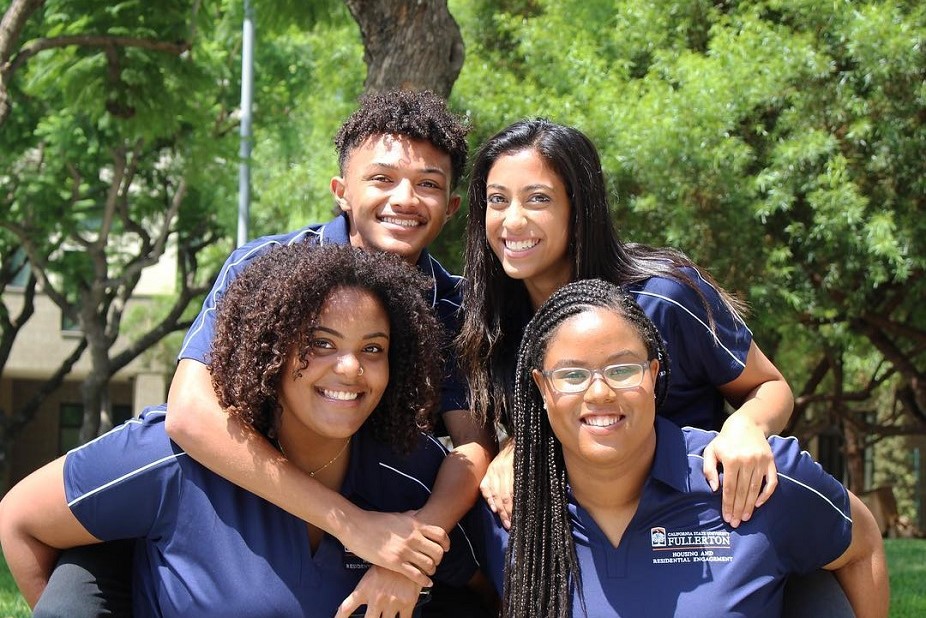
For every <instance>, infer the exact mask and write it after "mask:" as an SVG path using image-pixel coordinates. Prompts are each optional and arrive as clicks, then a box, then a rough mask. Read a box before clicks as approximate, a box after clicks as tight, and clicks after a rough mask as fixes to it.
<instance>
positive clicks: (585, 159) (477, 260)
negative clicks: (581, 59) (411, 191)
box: [458, 119, 794, 526]
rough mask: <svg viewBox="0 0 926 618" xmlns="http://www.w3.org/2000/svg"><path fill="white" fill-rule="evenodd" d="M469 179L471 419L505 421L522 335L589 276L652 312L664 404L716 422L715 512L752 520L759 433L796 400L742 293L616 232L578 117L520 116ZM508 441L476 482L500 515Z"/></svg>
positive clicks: (765, 493) (676, 255)
mask: <svg viewBox="0 0 926 618" xmlns="http://www.w3.org/2000/svg"><path fill="white" fill-rule="evenodd" d="M470 178H471V180H470V186H469V215H468V224H467V237H466V248H465V262H466V263H465V269H464V275H465V281H466V288H465V291H464V307H465V316H464V325H463V328H462V330H461V333H460V336H459V338H458V343H459V347H460V350H461V352H460V354H461V356H462V359H463V361H462V362H463V365H464V367H465V370H466V373H467V377H468V381H469V384H470V391H471V397H472V406H473V409H474V410H475V412H476V414H477V415H478V416H479V418H481V419H482V420H489V421H498V422H500V423H501V424H502V425H507V424H508V420H509V417H510V413H509V411H510V405H511V400H510V397H511V392H512V388H513V380H514V368H515V362H516V352H517V347H518V344H519V343H520V341H521V336H522V334H523V332H524V327H525V325H526V324H527V322H528V320H530V318H531V316H532V315H533V314H534V312H535V311H536V309H537V308H538V307H539V306H540V305H541V304H543V302H544V301H545V300H546V299H547V298H549V296H550V295H551V294H552V293H553V292H555V291H556V290H557V289H558V288H559V287H561V286H563V285H565V284H566V283H569V282H570V281H576V280H582V279H590V278H599V279H603V280H605V281H609V282H611V283H614V284H617V285H620V286H622V287H624V288H626V289H627V290H629V291H631V292H632V293H633V295H634V297H635V298H636V299H637V301H638V302H639V303H640V304H641V305H642V306H643V309H644V311H646V313H647V315H649V316H650V318H651V319H652V320H653V321H654V322H655V323H656V326H657V327H658V328H659V332H660V333H661V335H662V337H663V339H664V340H665V342H666V345H667V347H668V351H669V357H670V359H672V360H670V361H669V362H671V363H673V365H674V366H672V367H671V370H672V373H673V376H674V378H673V382H672V385H671V386H670V388H669V391H668V394H667V398H666V403H665V405H664V406H663V407H662V408H661V410H660V414H662V415H663V416H665V417H666V418H668V419H670V420H672V421H673V422H675V423H676V424H677V425H680V426H687V425H690V426H695V427H700V428H702V429H708V430H717V431H718V432H719V434H718V436H717V438H716V439H715V440H714V441H713V442H712V443H711V445H710V446H709V447H708V449H707V450H706V451H705V457H704V471H705V475H706V476H707V478H708V481H709V482H710V484H711V486H712V487H714V488H715V489H717V488H718V487H720V485H721V483H720V480H721V479H720V477H719V472H718V468H719V466H720V465H722V467H723V472H724V476H723V483H722V485H723V503H724V517H725V519H726V520H727V521H728V522H730V523H731V524H732V525H734V526H736V525H739V523H740V522H741V521H745V520H748V519H749V517H751V515H752V512H753V509H754V508H755V506H757V505H761V504H762V503H763V502H765V500H767V499H768V497H769V496H770V495H771V494H772V492H773V491H774V490H775V487H776V485H777V478H776V475H775V464H774V461H773V460H772V454H771V450H770V449H769V446H768V443H767V442H766V437H767V436H769V435H772V434H774V433H777V432H779V431H781V430H782V429H783V428H784V427H785V425H786V424H787V421H788V418H789V417H790V414H791V410H792V409H793V403H794V400H793V396H792V394H791V389H790V387H789V386H788V384H787V382H786V381H785V379H784V377H783V376H782V375H781V372H779V371H778V369H777V368H776V367H775V365H774V364H773V363H772V362H771V361H770V360H769V359H768V358H767V357H766V356H765V354H763V352H762V350H761V349H760V348H759V346H758V345H757V344H756V342H755V341H753V338H752V333H751V332H750V331H749V329H748V327H747V326H746V324H745V322H744V321H743V320H742V318H741V316H740V314H741V313H742V310H743V306H742V305H741V304H740V303H739V302H737V300H736V299H734V298H733V297H732V296H731V295H729V294H727V293H726V292H725V291H724V290H723V289H722V288H721V287H720V286H719V285H717V284H716V283H715V282H714V281H713V280H712V279H711V277H710V276H709V275H708V274H707V272H706V271H705V270H704V269H702V268H699V267H698V266H697V265H695V264H694V263H693V262H692V261H691V260H690V259H688V258H687V257H686V256H685V255H684V254H682V253H681V252H679V251H676V250H674V249H668V248H652V247H647V246H643V245H639V244H633V243H625V242H623V241H622V240H621V239H620V237H619V236H618V234H617V231H616V230H615V228H614V224H613V222H612V219H611V212H610V207H609V203H608V195H607V188H606V184H605V180H604V174H603V172H602V168H601V161H600V158H599V156H598V152H597V150H596V149H595V146H594V144H593V143H592V142H591V141H590V140H589V139H588V138H587V137H586V136H585V135H584V134H583V133H582V132H581V131H579V130H577V129H575V128H572V127H567V126H563V125H559V124H555V123H552V122H550V121H547V120H544V119H534V120H522V121H519V122H516V123H514V124H512V125H510V126H509V127H507V128H505V129H503V130H502V131H500V132H499V133H497V134H496V135H494V136H493V137H491V138H490V139H489V140H488V141H487V142H486V143H485V144H484V145H483V146H482V147H481V149H480V150H479V152H478V153H477V154H476V157H475V160H474V162H473V167H472V173H471V176H470ZM668 368H669V367H666V369H668ZM727 405H730V406H732V408H733V410H734V411H733V412H732V413H731V414H727V410H726V407H727ZM511 452H512V447H511V445H510V444H509V445H508V447H507V448H505V449H503V451H502V453H501V454H500V455H499V456H498V458H496V460H495V462H493V464H492V465H491V466H490V468H489V472H488V474H487V475H486V477H485V479H484V480H483V483H482V487H481V489H482V493H483V496H484V497H485V498H486V501H487V502H488V503H489V505H490V507H491V508H492V509H493V510H495V511H497V512H498V513H499V514H500V515H501V517H502V520H503V521H504V522H506V523H507V522H508V521H510V514H511V484H512V477H511Z"/></svg>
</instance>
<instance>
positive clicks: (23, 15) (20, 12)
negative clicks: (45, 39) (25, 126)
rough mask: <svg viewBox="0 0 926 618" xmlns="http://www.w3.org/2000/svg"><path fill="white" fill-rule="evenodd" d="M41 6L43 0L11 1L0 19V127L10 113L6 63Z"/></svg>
mask: <svg viewBox="0 0 926 618" xmlns="http://www.w3.org/2000/svg"><path fill="white" fill-rule="evenodd" d="M43 4H45V0H13V2H11V3H10V5H9V6H8V7H7V9H6V12H5V13H4V14H3V18H2V19H0V125H2V124H3V121H4V120H6V117H7V115H9V113H10V100H9V99H10V92H9V79H10V71H9V70H8V69H9V67H8V66H7V63H8V62H9V60H10V57H11V56H12V55H13V48H14V47H15V46H16V45H17V44H18V43H19V35H20V34H21V33H22V29H23V28H24V27H25V25H26V21H28V19H29V18H30V17H31V16H32V14H33V13H35V12H36V11H37V10H39V8H41V6H42V5H43Z"/></svg>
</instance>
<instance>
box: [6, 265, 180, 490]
mask: <svg viewBox="0 0 926 618" xmlns="http://www.w3.org/2000/svg"><path fill="white" fill-rule="evenodd" d="M162 276H164V275H163V274H162ZM167 280H168V281H171V280H172V278H171V277H167ZM163 284H164V281H163V279H162V278H161V277H155V278H154V279H151V280H149V282H148V285H147V287H148V289H149V290H151V289H154V288H157V287H158V285H160V286H161V288H162V290H159V291H163V288H164V285H163ZM4 301H5V302H6V303H7V305H8V306H9V307H10V310H11V312H12V315H16V312H17V311H18V310H19V308H20V306H21V304H22V295H21V293H20V292H18V291H16V290H13V291H8V292H6V293H5V294H4ZM145 302H150V300H148V299H146V298H144V297H142V298H140V299H138V300H134V301H132V303H130V308H129V309H131V306H132V305H135V304H138V303H145ZM127 313H128V312H127ZM61 326H62V321H61V312H60V310H59V309H58V307H57V306H56V305H55V304H54V303H53V302H51V300H50V299H48V298H47V297H45V296H42V295H37V297H36V300H35V313H34V314H33V316H32V317H31V318H30V319H29V321H28V322H27V323H26V326H25V327H24V328H23V330H22V331H21V332H20V333H19V335H18V336H17V338H16V342H15V343H14V345H13V349H12V352H11V355H10V359H9V360H8V362H7V364H6V366H5V367H4V368H3V374H2V376H0V409H2V410H3V411H4V412H5V413H7V414H9V413H10V411H12V410H17V409H19V408H20V406H22V405H23V404H24V403H25V402H26V401H28V399H29V397H31V396H32V395H33V394H34V393H35V392H36V391H37V389H38V388H40V386H41V384H42V382H43V381H44V380H45V379H46V378H47V377H49V376H51V375H52V373H53V372H54V371H55V370H56V369H57V368H58V367H59V366H60V365H61V363H62V362H63V361H64V359H66V358H67V356H68V355H69V354H70V353H71V352H72V351H73V350H74V348H75V346H76V345H77V344H78V341H79V339H78V335H77V334H76V333H73V332H68V331H64V330H62V327H61ZM119 348H120V342H118V341H117V343H116V346H115V350H118V349H119ZM152 364H153V363H152V362H150V361H148V360H146V359H144V358H141V359H136V360H135V361H133V362H132V363H130V364H129V365H128V366H126V367H125V368H124V369H123V370H121V371H119V372H118V373H117V374H116V375H115V376H114V379H113V380H112V381H111V383H110V388H109V397H110V402H111V403H112V405H113V407H114V408H117V409H120V410H126V409H129V410H131V411H132V413H133V414H134V415H137V414H138V413H139V412H141V410H142V409H144V408H145V407H146V406H149V405H156V404H159V403H163V402H164V401H165V400H166V397H167V386H168V384H169V381H170V376H171V373H172V372H173V365H172V364H170V365H169V366H164V365H163V364H162V365H160V366H151V365H152ZM89 370H90V361H89V355H88V354H87V353H86V352H85V353H84V355H83V357H82V358H81V360H80V361H78V363H77V364H76V365H75V366H74V368H73V370H72V371H71V373H70V374H69V375H68V376H67V378H66V381H65V383H64V384H63V385H62V386H61V388H59V389H58V390H57V391H56V392H55V393H53V394H52V395H51V396H50V397H49V398H48V399H47V400H46V401H45V402H44V403H43V405H42V407H41V409H40V410H39V412H38V414H37V415H36V417H35V419H34V420H33V421H32V422H31V423H30V424H29V425H28V426H27V427H26V428H25V429H24V430H23V432H22V433H21V434H20V435H19V437H18V438H17V439H16V442H15V444H14V446H13V449H12V453H10V461H9V464H10V466H9V474H10V478H9V479H8V481H9V482H10V483H15V482H16V481H17V480H19V479H21V478H22V477H23V476H25V475H26V474H28V473H30V472H31V471H32V470H34V469H35V468H37V467H39V466H41V465H43V464H45V463H47V462H48V461H51V460H52V459H54V458H55V457H57V456H58V455H60V454H62V448H63V447H62V444H61V439H60V436H61V427H60V422H59V419H60V417H61V410H62V406H67V405H74V404H77V405H79V404H80V403H81V393H80V383H81V381H82V380H83V378H84V377H85V376H86V375H87V373H88V372H89ZM7 486H9V485H7Z"/></svg>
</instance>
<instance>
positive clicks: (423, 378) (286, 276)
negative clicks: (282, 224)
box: [209, 244, 443, 452]
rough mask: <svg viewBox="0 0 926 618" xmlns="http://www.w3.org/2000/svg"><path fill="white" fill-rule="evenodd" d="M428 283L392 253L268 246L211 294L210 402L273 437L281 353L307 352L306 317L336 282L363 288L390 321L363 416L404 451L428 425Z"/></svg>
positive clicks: (433, 364)
mask: <svg viewBox="0 0 926 618" xmlns="http://www.w3.org/2000/svg"><path fill="white" fill-rule="evenodd" d="M427 287H428V281H427V280H426V279H425V277H424V276H423V275H422V274H421V273H419V272H418V271H417V270H415V269H413V268H411V267H409V266H408V265H407V264H406V263H405V262H404V261H402V259H401V258H399V257H398V256H396V255H391V254H385V253H379V252H373V251H365V250H362V249H357V248H354V247H350V246H311V245H308V244H298V245H291V246H284V247H278V248H275V249H273V250H271V251H270V252H268V253H266V254H264V255H263V256H261V257H260V258H258V259H256V260H255V261H254V262H253V263H252V264H251V265H249V266H248V267H247V268H246V269H245V270H244V272H242V274H241V275H240V276H238V278H237V279H235V280H234V281H233V282H232V284H231V285H230V286H229V287H228V290H227V291H226V292H225V295H224V296H223V297H222V299H221V301H220V303H219V306H218V313H217V318H216V332H215V337H214V339H213V344H212V345H213V347H212V355H211V359H210V365H209V370H210V372H211V373H212V384H213V387H214V388H215V392H216V393H217V394H218V397H219V402H220V403H221V404H222V406H223V407H225V408H227V409H228V410H229V414H232V415H234V416H237V417H238V418H240V419H242V420H243V421H245V422H246V423H248V424H250V425H252V426H253V427H254V428H255V429H257V430H258V431H259V432H261V433H262V434H264V435H265V436H267V437H269V438H274V437H275V435H276V428H277V423H278V421H279V415H280V411H281V407H280V403H279V391H280V385H281V381H282V379H283V377H284V376H283V372H284V368H285V366H286V361H287V359H288V358H289V356H290V355H291V354H298V355H300V356H303V357H305V358H310V354H308V351H309V342H310V341H311V338H312V331H313V329H314V324H315V322H316V320H317V319H318V314H319V312H320V310H321V308H322V305H323V304H324V302H325V301H326V300H327V299H328V297H329V296H330V295H331V294H332V293H333V292H334V291H335V290H337V289H339V288H356V289H360V290H364V291H367V292H369V293H371V294H373V295H374V296H375V297H376V298H378V299H379V301H380V302H381V303H382V304H383V308H384V309H385V312H386V314H387V316H388V317H389V326H390V338H389V339H390V342H389V383H388V385H387V386H386V390H385V392H384V393H383V396H382V399H380V401H379V404H378V405H377V406H376V408H375V409H374V411H373V413H372V414H371V415H370V418H369V419H367V421H366V422H367V423H369V424H370V425H371V428H372V430H373V433H374V436H376V438H377V439H379V440H381V441H383V442H385V443H387V444H389V445H391V446H392V447H393V448H395V449H396V450H398V451H405V452H407V451H408V450H409V449H411V448H412V447H413V446H414V444H415V443H416V441H417V439H418V436H419V432H420V431H424V430H429V429H430V428H431V426H432V414H433V411H434V409H435V406H436V404H437V401H438V392H439V391H438V389H439V386H440V380H441V362H440V357H439V353H440V349H441V345H440V342H441V341H443V335H442V332H441V327H440V325H439V323H438V321H437V319H436V318H435V317H434V315H433V313H432V312H431V309H430V307H428V306H427V304H426V303H425V301H424V296H423V294H422V292H423V290H424V289H427ZM309 362H311V360H310V361H309Z"/></svg>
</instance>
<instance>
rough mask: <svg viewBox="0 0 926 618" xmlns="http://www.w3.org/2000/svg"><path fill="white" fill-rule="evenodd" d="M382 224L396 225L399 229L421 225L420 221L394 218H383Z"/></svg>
mask: <svg viewBox="0 0 926 618" xmlns="http://www.w3.org/2000/svg"><path fill="white" fill-rule="evenodd" d="M383 222H384V223H391V224H393V225H398V226H400V227H418V226H419V225H421V222H420V221H416V220H414V219H397V218H395V217H383Z"/></svg>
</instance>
